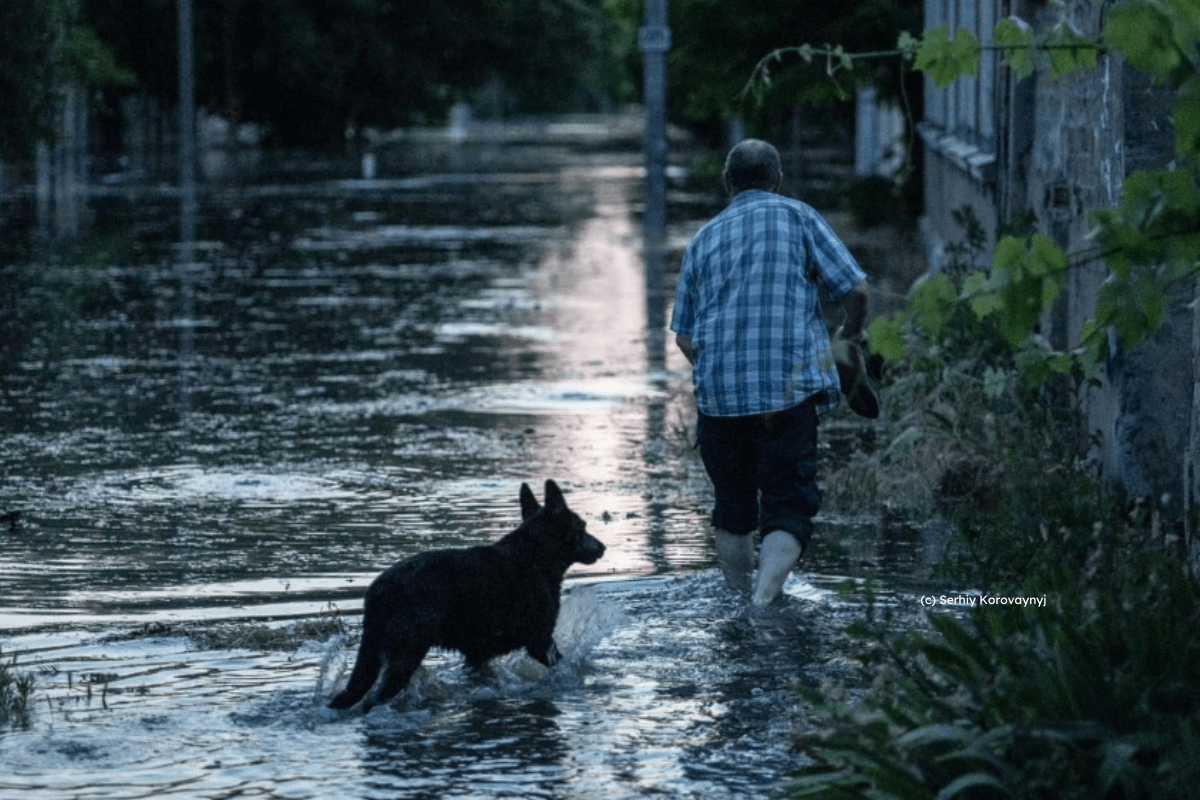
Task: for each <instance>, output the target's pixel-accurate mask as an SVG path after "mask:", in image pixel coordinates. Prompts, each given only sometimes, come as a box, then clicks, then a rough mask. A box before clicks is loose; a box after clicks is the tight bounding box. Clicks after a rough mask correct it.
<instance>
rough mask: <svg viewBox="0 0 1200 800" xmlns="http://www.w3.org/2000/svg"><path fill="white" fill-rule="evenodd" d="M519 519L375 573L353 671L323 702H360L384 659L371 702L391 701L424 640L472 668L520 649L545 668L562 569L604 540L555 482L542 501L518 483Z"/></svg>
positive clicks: (551, 661)
mask: <svg viewBox="0 0 1200 800" xmlns="http://www.w3.org/2000/svg"><path fill="white" fill-rule="evenodd" d="M521 518H522V520H523V521H522V523H521V525H520V527H518V528H517V529H516V530H515V531H513V532H512V533H510V534H508V535H506V536H505V537H504V538H502V539H500V541H498V542H496V543H495V544H490V545H483V546H480V547H470V548H465V549H455V550H434V551H431V552H428V553H422V554H420V555H416V556H413V557H412V558H407V559H405V560H403V561H400V562H398V563H397V564H395V565H393V566H392V567H391V568H389V569H388V570H387V571H385V572H384V573H383V574H382V575H380V576H379V577H378V578H376V579H375V580H374V582H372V583H371V586H370V588H368V589H367V596H366V599H365V600H364V601H363V633H362V643H361V644H360V645H359V647H358V658H357V659H356V660H355V662H354V670H353V671H352V672H351V673H350V681H349V683H348V684H347V686H346V688H345V690H343V691H342V692H341V693H340V694H338V695H337V696H336V697H334V698H333V700H332V701H330V703H329V706H330V708H349V707H350V706H352V705H354V704H355V703H357V702H358V701H359V700H361V699H362V698H363V697H364V696H365V695H366V694H367V692H368V691H369V690H370V689H371V687H372V686H373V685H374V684H375V680H376V678H377V677H378V676H379V672H380V670H381V669H382V668H383V666H384V662H386V665H387V666H386V670H384V672H385V677H384V681H383V688H382V689H381V690H380V691H379V693H378V696H377V697H376V698H375V700H374V702H378V703H385V702H387V701H388V700H390V699H392V698H393V697H395V696H396V695H397V694H398V693H399V692H401V691H403V689H404V687H405V686H407V685H408V681H409V679H410V678H411V677H412V674H413V673H414V672H415V671H416V669H417V667H419V666H420V665H421V659H423V658H424V657H425V654H426V653H427V652H429V649H430V648H431V647H441V648H446V649H449V650H457V651H459V652H460V653H462V654H463V655H464V656H466V659H467V665H468V666H470V667H472V668H475V669H477V668H479V667H482V666H483V665H484V664H486V663H487V662H488V661H489V660H491V659H492V658H495V657H496V656H498V655H502V654H504V653H508V652H510V651H512V650H516V649H518V648H520V647H524V648H525V650H526V652H528V653H529V655H530V656H532V657H533V658H535V659H537V660H538V661H540V662H541V663H543V664H545V665H546V666H547V667H551V666H554V665H555V664H556V663H558V661H559V660H560V658H561V656H560V655H559V652H558V647H557V646H556V645H555V644H554V638H553V633H554V624H555V622H556V621H557V619H558V605H559V592H560V590H561V589H562V581H563V575H564V573H566V571H567V569H568V568H569V567H570V566H571V564H573V563H575V562H580V563H583V564H594V563H595V562H596V561H597V560H598V559H599V558H600V556H602V555H604V545H603V544H601V543H600V541H599V540H598V539H596V538H595V537H594V536H591V535H590V534H589V533H588V532H587V530H586V529H585V524H584V522H583V520H581V519H580V518H579V517H578V515H576V514H575V513H574V512H573V511H571V510H570V509H569V508H567V504H566V501H565V500H563V496H562V492H561V491H560V490H559V488H558V486H557V485H556V484H555V483H554V481H546V505H545V507H544V508H543V507H542V506H539V505H538V502H537V500H536V499H535V498H534V496H533V492H531V491H530V490H529V486H528V485H527V484H521ZM374 702H372V701H370V700H368V701H367V702H366V703H364V708H370V707H371V706H372V705H374Z"/></svg>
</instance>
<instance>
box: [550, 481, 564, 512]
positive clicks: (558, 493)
mask: <svg viewBox="0 0 1200 800" xmlns="http://www.w3.org/2000/svg"><path fill="white" fill-rule="evenodd" d="M566 507H567V501H566V500H564V499H563V494H562V489H559V488H558V484H557V483H555V482H554V481H546V509H547V510H548V511H552V512H553V511H558V510H559V509H561V508H566Z"/></svg>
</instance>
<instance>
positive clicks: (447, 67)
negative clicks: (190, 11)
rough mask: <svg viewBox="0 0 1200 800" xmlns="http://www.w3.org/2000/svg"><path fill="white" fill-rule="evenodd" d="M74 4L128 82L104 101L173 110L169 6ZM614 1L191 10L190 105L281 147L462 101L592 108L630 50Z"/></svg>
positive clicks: (282, 1)
mask: <svg viewBox="0 0 1200 800" xmlns="http://www.w3.org/2000/svg"><path fill="white" fill-rule="evenodd" d="M72 1H74V0H72ZM78 2H80V3H81V4H82V5H83V6H84V11H85V19H86V21H87V22H88V24H89V26H90V27H91V28H92V29H94V30H95V31H96V34H97V36H98V37H99V39H100V40H101V41H103V42H104V43H105V45H106V46H107V47H108V48H109V49H110V50H111V52H112V53H114V54H115V62H114V63H116V64H120V65H121V67H122V68H123V69H126V70H128V71H129V73H131V74H132V75H134V76H136V86H124V87H114V88H113V89H112V90H111V91H110V95H112V99H113V100H115V99H116V98H117V97H118V96H119V95H120V94H121V93H123V92H127V91H137V92H142V93H146V94H149V95H151V96H153V97H155V98H156V99H158V100H159V101H160V102H161V103H162V104H163V105H164V106H167V107H169V106H172V105H173V104H174V103H175V98H176V94H177V81H176V74H175V63H176V60H175V50H176V5H177V4H176V0H122V2H120V3H114V2H111V1H110V0H78ZM617 4H618V3H617V0H494V1H493V2H487V3H480V2H474V1H473V0H446V1H445V2H440V3H411V2H404V3H400V2H394V0H227V1H226V2H219V3H199V2H198V3H196V4H195V11H194V15H195V48H196V68H197V99H198V101H199V103H200V104H201V105H204V106H207V107H208V108H211V109H214V110H218V111H220V112H222V113H225V114H227V115H228V116H230V117H232V118H236V119H239V120H246V121H254V122H259V123H263V124H265V125H267V126H269V128H270V130H271V131H272V132H273V134H274V138H275V140H276V141H278V142H280V143H282V144H286V145H293V144H296V145H326V144H330V143H339V144H340V143H341V142H342V141H343V140H344V136H345V132H346V129H347V127H348V126H350V127H363V126H380V127H388V126H393V125H400V124H408V123H417V122H425V121H437V122H441V121H442V120H444V118H445V117H444V113H445V110H446V109H447V107H448V106H449V105H451V104H452V103H453V102H454V101H455V100H457V99H468V100H472V101H477V105H479V106H480V107H481V112H482V113H487V112H490V113H493V114H508V113H537V112H547V111H565V110H594V109H598V108H601V107H604V106H605V105H606V104H611V103H612V102H614V101H616V100H619V99H624V98H622V97H621V96H620V93H621V92H622V90H623V89H624V86H623V84H622V78H623V74H622V68H623V65H622V63H621V60H620V59H621V58H623V57H624V56H625V55H626V54H627V52H628V49H629V47H630V46H631V45H629V44H628V42H625V43H620V44H619V43H618V39H619V37H628V36H629V35H630V34H631V31H630V30H629V29H628V28H622V27H621V25H619V24H618V23H617V21H616V20H615V19H614V17H613V13H614V12H613V7H614V6H615V5H617ZM564 53H569V54H570V58H564V57H563V54H564ZM164 67H167V68H165V69H164ZM482 106H489V107H488V108H482Z"/></svg>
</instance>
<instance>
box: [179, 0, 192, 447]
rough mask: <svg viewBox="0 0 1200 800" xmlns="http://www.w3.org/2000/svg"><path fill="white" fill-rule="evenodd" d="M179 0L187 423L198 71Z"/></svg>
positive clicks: (187, 14)
mask: <svg viewBox="0 0 1200 800" xmlns="http://www.w3.org/2000/svg"><path fill="white" fill-rule="evenodd" d="M177 2H178V8H177V11H178V16H179V19H178V23H179V29H178V45H177V46H178V52H179V252H178V253H177V254H176V257H177V263H176V268H177V270H178V273H179V297H180V309H179V314H180V316H181V318H182V320H181V323H180V341H179V362H180V371H179V374H180V377H179V415H180V417H181V418H182V419H183V421H184V426H185V427H186V426H187V425H188V424H189V423H188V417H189V412H190V410H191V377H190V375H189V373H190V371H191V369H192V356H193V353H194V351H195V336H196V333H195V330H194V327H193V326H194V325H195V316H196V309H195V297H194V294H193V287H192V262H193V260H194V252H195V244H196V73H195V55H194V48H193V35H194V34H193V27H192V0H177Z"/></svg>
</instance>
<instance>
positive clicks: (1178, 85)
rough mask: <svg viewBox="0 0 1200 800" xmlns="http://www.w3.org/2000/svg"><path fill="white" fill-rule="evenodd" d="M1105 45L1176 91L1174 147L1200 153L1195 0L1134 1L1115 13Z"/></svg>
mask: <svg viewBox="0 0 1200 800" xmlns="http://www.w3.org/2000/svg"><path fill="white" fill-rule="evenodd" d="M1104 41H1105V43H1106V44H1108V45H1109V46H1110V47H1114V48H1116V49H1118V50H1120V51H1121V53H1122V55H1124V56H1125V58H1127V59H1129V62H1130V63H1131V64H1133V65H1134V66H1135V67H1137V68H1138V69H1140V70H1141V71H1143V72H1145V73H1146V74H1147V75H1149V76H1150V77H1151V78H1153V79H1154V80H1155V81H1156V82H1158V83H1169V84H1171V85H1172V86H1173V87H1174V89H1175V101H1174V109H1173V116H1174V121H1175V137H1176V149H1177V151H1178V152H1179V153H1180V154H1181V155H1184V154H1192V155H1195V154H1196V153H1197V152H1198V151H1200V9H1197V6H1196V4H1195V2H1193V0H1134V2H1128V3H1124V4H1122V5H1121V6H1119V7H1118V8H1116V9H1114V11H1113V13H1112V14H1111V15H1110V16H1109V18H1108V21H1107V23H1106V24H1105V28H1104Z"/></svg>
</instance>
